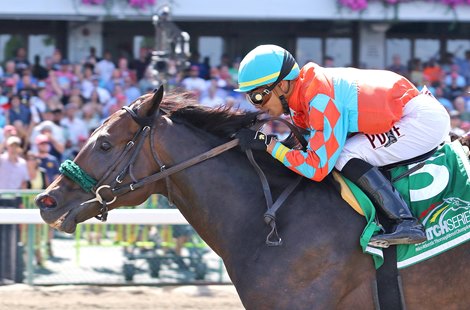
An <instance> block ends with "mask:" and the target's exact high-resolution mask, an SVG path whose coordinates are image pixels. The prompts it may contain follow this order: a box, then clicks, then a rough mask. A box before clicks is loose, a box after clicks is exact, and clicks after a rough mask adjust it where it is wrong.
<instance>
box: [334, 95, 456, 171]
mask: <svg viewBox="0 0 470 310" xmlns="http://www.w3.org/2000/svg"><path fill="white" fill-rule="evenodd" d="M449 131H450V117H449V113H448V112H447V111H446V109H445V108H444V107H443V106H442V105H441V104H440V103H439V101H437V100H436V99H435V98H434V97H433V96H432V95H431V94H430V93H429V91H427V90H426V89H423V91H422V92H421V93H420V94H419V95H418V96H416V97H415V98H413V99H411V100H410V101H409V102H408V103H407V104H406V105H405V107H404V108H403V117H402V118H401V119H400V120H399V121H398V122H397V123H395V125H394V126H393V128H392V133H393V135H394V136H395V138H396V142H395V143H391V144H390V143H388V142H389V140H390V138H389V137H387V134H386V133H382V134H374V135H369V134H363V133H359V134H356V135H354V136H352V137H351V138H348V139H347V140H346V143H345V145H344V148H343V150H342V152H341V154H340V155H339V158H338V161H337V162H336V165H335V167H336V169H338V170H340V171H341V170H342V169H343V167H344V165H346V163H347V162H348V161H349V160H351V159H352V158H359V159H362V160H364V161H366V162H368V163H369V164H371V165H373V166H377V167H380V166H385V165H389V164H392V163H396V162H399V161H403V160H407V159H410V158H413V157H416V156H419V155H422V154H424V153H427V152H429V151H430V150H432V149H433V148H435V147H436V146H438V145H439V144H440V143H442V142H443V141H445V140H447V138H448V135H449ZM392 140H395V139H393V137H392Z"/></svg>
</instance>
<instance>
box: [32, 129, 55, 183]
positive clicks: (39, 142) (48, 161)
mask: <svg viewBox="0 0 470 310" xmlns="http://www.w3.org/2000/svg"><path fill="white" fill-rule="evenodd" d="M34 142H35V143H36V147H37V150H38V152H37V154H36V157H37V158H38V159H39V161H40V164H39V167H41V168H42V169H43V171H44V172H45V174H46V186H49V184H51V183H52V181H54V180H55V179H56V178H57V177H58V176H59V161H58V159H57V157H55V156H54V155H52V154H51V153H50V152H51V141H50V140H49V136H48V135H45V134H40V135H38V136H37V137H36V139H35V140H34Z"/></svg>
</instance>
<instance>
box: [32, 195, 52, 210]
mask: <svg viewBox="0 0 470 310" xmlns="http://www.w3.org/2000/svg"><path fill="white" fill-rule="evenodd" d="M36 205H37V206H38V207H39V208H40V209H51V208H55V207H56V206H57V202H56V201H55V199H54V198H53V197H52V196H49V195H47V194H40V195H38V196H37V197H36Z"/></svg>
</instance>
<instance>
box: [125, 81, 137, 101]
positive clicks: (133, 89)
mask: <svg viewBox="0 0 470 310" xmlns="http://www.w3.org/2000/svg"><path fill="white" fill-rule="evenodd" d="M124 95H126V98H127V102H134V100H136V99H137V98H139V97H140V95H141V93H140V90H139V88H138V87H137V86H136V85H135V82H134V79H133V78H132V77H131V76H126V77H124Z"/></svg>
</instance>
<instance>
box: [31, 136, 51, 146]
mask: <svg viewBox="0 0 470 310" xmlns="http://www.w3.org/2000/svg"><path fill="white" fill-rule="evenodd" d="M34 142H36V144H38V145H39V144H41V143H45V142H49V137H48V136H46V135H43V134H40V135H38V136H37V137H36V139H34Z"/></svg>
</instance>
